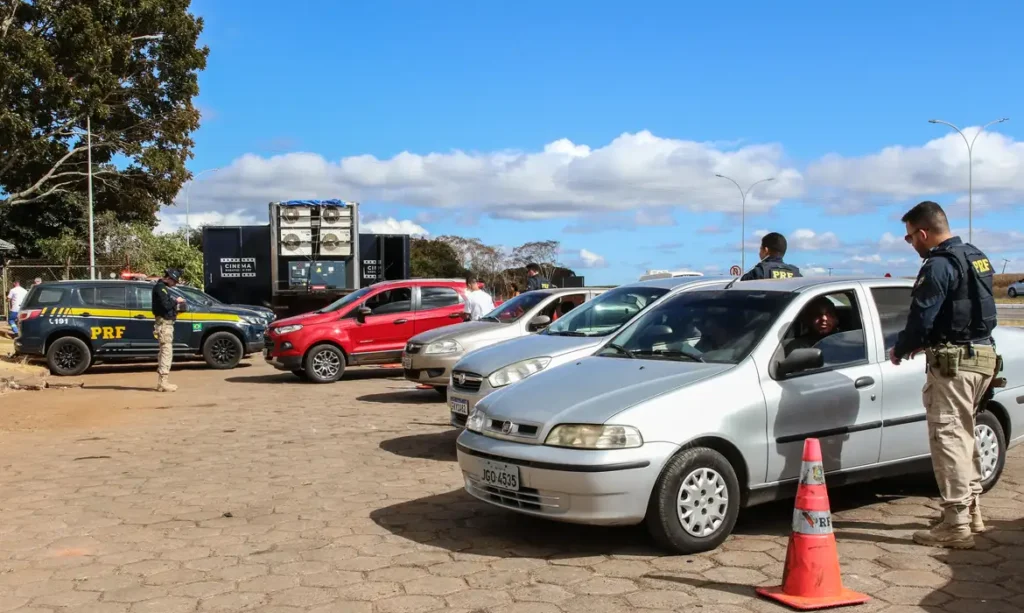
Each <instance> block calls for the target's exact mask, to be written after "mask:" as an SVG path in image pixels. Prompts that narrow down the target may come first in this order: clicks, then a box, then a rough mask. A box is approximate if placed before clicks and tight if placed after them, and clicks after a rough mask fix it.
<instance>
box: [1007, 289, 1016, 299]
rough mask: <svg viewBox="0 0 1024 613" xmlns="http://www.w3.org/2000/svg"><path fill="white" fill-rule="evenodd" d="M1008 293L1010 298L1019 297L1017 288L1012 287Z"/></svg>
mask: <svg viewBox="0 0 1024 613" xmlns="http://www.w3.org/2000/svg"><path fill="white" fill-rule="evenodd" d="M1006 293H1007V294H1009V296H1010V298H1016V297H1017V290H1016V289H1015V288H1012V287H1011V288H1010V289H1009V290H1008V291H1007V292H1006Z"/></svg>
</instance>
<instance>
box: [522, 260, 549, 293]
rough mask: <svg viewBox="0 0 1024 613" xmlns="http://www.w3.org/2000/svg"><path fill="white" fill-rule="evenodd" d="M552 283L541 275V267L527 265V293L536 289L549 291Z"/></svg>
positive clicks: (533, 264) (532, 264) (531, 264)
mask: <svg viewBox="0 0 1024 613" xmlns="http://www.w3.org/2000/svg"><path fill="white" fill-rule="evenodd" d="M549 287H551V282H550V281H548V279H547V277H545V276H544V275H543V274H541V271H540V265H539V264H535V263H533V262H530V263H529V264H527V265H526V291H528V292H529V291H533V290H535V289H548V288H549Z"/></svg>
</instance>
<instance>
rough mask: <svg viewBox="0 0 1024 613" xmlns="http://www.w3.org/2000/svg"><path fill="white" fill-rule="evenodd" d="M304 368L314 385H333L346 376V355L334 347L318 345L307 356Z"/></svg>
mask: <svg viewBox="0 0 1024 613" xmlns="http://www.w3.org/2000/svg"><path fill="white" fill-rule="evenodd" d="M303 366H304V369H305V371H306V376H307V377H308V378H309V380H310V381H312V382H313V383H333V382H334V381H337V380H338V379H340V378H341V376H342V375H343V374H345V354H344V353H342V351H341V349H338V348H337V347H335V346H334V345H326V344H325V345H316V346H315V347H313V348H312V349H310V350H309V353H307V354H306V357H305V359H304V360H303Z"/></svg>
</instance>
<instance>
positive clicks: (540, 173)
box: [178, 131, 803, 223]
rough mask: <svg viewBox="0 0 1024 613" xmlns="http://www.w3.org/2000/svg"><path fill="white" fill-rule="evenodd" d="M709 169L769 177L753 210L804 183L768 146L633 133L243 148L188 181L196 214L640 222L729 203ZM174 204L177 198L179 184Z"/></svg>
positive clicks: (732, 197) (725, 207)
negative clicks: (322, 148) (366, 208)
mask: <svg viewBox="0 0 1024 613" xmlns="http://www.w3.org/2000/svg"><path fill="white" fill-rule="evenodd" d="M715 173H722V174H726V175H729V176H731V177H733V178H734V179H736V180H737V181H739V182H740V184H741V185H746V184H749V183H751V182H752V181H753V180H756V179H758V178H761V177H762V176H767V175H772V176H775V177H776V180H775V181H772V182H771V183H767V184H764V185H762V186H759V187H758V188H757V189H756V190H754V191H753V192H752V193H751V194H750V195H749V196H748V198H747V210H748V211H749V212H751V213H755V212H764V211H768V210H770V209H771V208H772V207H773V206H774V205H775V204H777V203H778V202H779V201H780V200H781V199H784V198H793V197H795V196H798V195H799V194H800V193H801V192H802V189H803V178H802V176H801V175H800V173H799V172H798V171H797V170H796V169H794V168H792V167H789V166H786V165H785V164H784V162H783V152H782V147H781V146H779V145H777V144H767V145H765V144H762V145H749V146H746V147H742V148H740V149H736V150H729V151H727V150H724V149H720V148H717V147H715V146H714V145H713V144H709V143H700V142H695V141H687V140H678V139H670V138H661V137H658V136H655V135H653V134H651V133H650V132H648V131H641V132H637V133H635V134H628V133H627V134H622V135H621V136H619V137H617V138H615V139H614V140H612V141H611V142H610V143H608V144H605V145H603V146H599V147H590V146H588V145H583V144H576V143H573V142H571V141H569V140H567V139H561V140H557V141H554V142H552V143H548V144H547V145H545V146H544V147H543V148H542V149H541V150H540V151H532V152H523V151H492V152H483V153H477V152H472V153H468V152H464V151H452V152H447V153H428V154H425V155H419V154H414V153H409V152H402V153H399V154H397V155H395V156H394V157H392V158H390V159H378V158H376V157H374V156H372V155H357V156H352V157H346V158H342V159H340V160H337V161H329V160H327V159H325V158H323V157H322V156H320V155H317V154H314V153H300V152H297V153H288V154H284V155H278V156H273V157H260V156H258V155H254V154H251V153H250V154H246V155H243V156H241V157H239V158H237V159H236V160H235V161H234V162H232V163H231V164H230V165H228V166H226V167H224V168H222V169H221V170H220V171H219V172H217V173H215V174H211V175H209V176H207V177H204V178H203V180H201V181H197V182H196V183H195V184H194V185H193V186H192V192H191V200H192V209H193V210H194V211H204V212H206V211H218V212H225V211H237V210H244V211H247V212H249V213H250V214H252V215H253V216H256V217H260V218H262V217H264V216H265V215H266V213H265V211H266V203H267V202H270V201H272V200H281V199H294V198H345V199H348V200H359V201H361V202H375V203H378V202H379V203H398V204H404V205H413V206H422V207H432V208H449V209H450V208H462V209H472V210H476V211H480V212H484V213H487V214H489V215H492V216H495V217H499V218H506V219H548V218H555V217H575V216H578V215H580V214H590V213H591V212H595V211H597V212H616V211H617V212H631V211H635V210H637V209H638V208H639V209H644V210H646V211H648V212H647V213H644V214H642V215H641V214H637V219H636V221H637V223H643V222H644V221H651V220H654V219H658V216H657V214H655V213H653V212H651V209H656V208H660V207H668V206H679V207H684V208H688V209H691V210H695V211H722V212H736V211H738V209H739V205H740V203H739V200H740V199H739V195H738V194H737V193H736V188H735V186H733V185H731V184H729V183H728V182H727V181H723V180H721V179H716V178H715V176H714V175H715ZM178 204H179V206H180V205H183V204H184V193H182V194H180V195H179V197H178ZM658 221H659V222H660V221H661V219H658Z"/></svg>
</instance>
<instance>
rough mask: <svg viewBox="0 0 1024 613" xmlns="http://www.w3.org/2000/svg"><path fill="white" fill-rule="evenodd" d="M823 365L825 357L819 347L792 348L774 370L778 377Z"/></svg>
mask: <svg viewBox="0 0 1024 613" xmlns="http://www.w3.org/2000/svg"><path fill="white" fill-rule="evenodd" d="M824 365H825V358H824V356H822V354H821V349H813V348H812V349H794V350H793V351H792V352H791V353H790V354H789V355H788V356H786V357H785V358H784V359H783V360H782V361H781V362H779V365H778V366H777V367H776V369H775V372H776V374H778V376H780V377H785V376H787V375H791V374H793V373H797V372H800V371H803V370H811V369H812V368H821V367H822V366H824Z"/></svg>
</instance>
